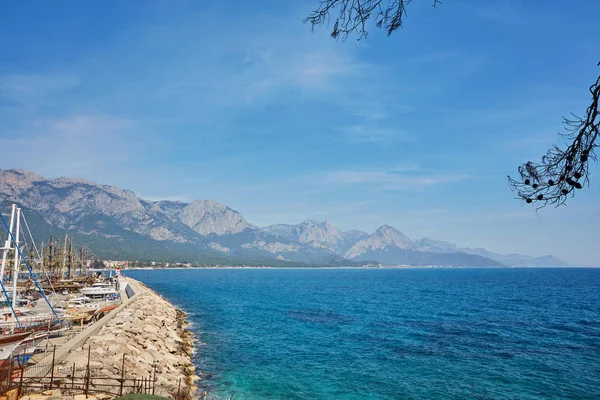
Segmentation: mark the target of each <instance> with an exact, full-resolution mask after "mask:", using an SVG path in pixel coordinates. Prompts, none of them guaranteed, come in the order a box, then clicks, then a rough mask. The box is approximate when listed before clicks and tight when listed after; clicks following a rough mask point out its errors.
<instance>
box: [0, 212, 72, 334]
mask: <svg viewBox="0 0 600 400" xmlns="http://www.w3.org/2000/svg"><path fill="white" fill-rule="evenodd" d="M0 218H2V222H3V223H4V226H5V227H6V230H7V231H8V234H9V235H10V237H11V239H12V241H13V243H14V244H15V250H17V251H18V252H19V255H20V256H21V259H22V260H23V262H24V263H25V266H26V267H27V270H28V271H29V274H30V275H31V277H32V278H33V282H34V283H35V286H37V288H38V290H39V291H40V294H41V295H42V297H43V298H44V300H46V303H48V306H49V307H50V310H52V314H54V316H55V317H56V320H57V321H58V322H61V320H60V318H59V317H58V315H57V314H56V311H55V310H54V307H52V304H50V301H49V300H48V298H47V297H46V293H44V289H42V287H41V286H40V284H39V283H38V280H37V279H36V277H35V275H34V274H33V271H32V270H31V266H29V263H28V262H27V258H25V255H24V254H23V252H22V251H21V247H19V244H18V243H17V240H16V239H15V237H14V235H13V234H12V232H11V231H10V228H9V227H8V224H7V223H6V220H5V219H4V215H2V212H1V211H0ZM15 257H16V255H15ZM15 272H16V271H15ZM13 274H14V272H13ZM14 301H17V299H13V302H14ZM15 316H16V314H15Z"/></svg>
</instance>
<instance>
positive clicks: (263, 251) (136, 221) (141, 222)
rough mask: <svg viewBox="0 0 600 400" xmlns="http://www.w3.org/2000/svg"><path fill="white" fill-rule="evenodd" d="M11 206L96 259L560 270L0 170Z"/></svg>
mask: <svg viewBox="0 0 600 400" xmlns="http://www.w3.org/2000/svg"><path fill="white" fill-rule="evenodd" d="M13 202H14V203H17V204H18V205H19V206H20V207H22V208H23V209H24V210H25V211H26V215H28V218H29V219H30V220H31V222H32V225H33V226H34V227H35V231H36V232H34V234H35V235H41V237H39V240H42V239H45V238H46V235H48V234H49V233H60V234H64V232H65V231H68V232H69V234H71V235H74V236H75V237H77V238H78V240H81V241H84V242H86V243H88V244H89V245H90V246H91V247H92V249H94V248H95V249H97V250H98V253H100V254H99V255H100V256H102V257H111V258H119V257H122V258H128V259H141V260H152V259H155V260H156V259H160V260H161V261H166V260H172V261H186V260H191V261H197V262H206V263H229V262H231V263H234V262H235V263H250V264H261V265H264V264H272V265H297V264H298V263H309V264H327V265H339V264H352V263H353V262H379V263H385V264H413V265H455V266H497V265H500V264H503V265H532V266H554V265H566V262H564V261H562V260H558V259H556V258H554V257H552V256H547V257H540V258H533V257H528V256H521V255H516V254H509V255H506V256H504V255H500V254H496V253H492V252H489V251H487V250H485V249H470V248H458V247H457V246H456V245H454V244H451V243H447V242H441V241H436V240H433V239H428V238H423V239H420V240H416V241H412V240H411V239H409V238H408V237H407V236H406V235H404V234H403V233H402V232H400V231H399V230H397V229H395V228H393V227H391V226H388V225H383V226H382V227H381V228H379V229H378V230H377V231H375V232H374V233H373V234H367V233H365V232H360V231H347V232H344V231H340V230H339V229H337V228H336V227H335V226H333V224H332V223H331V222H329V221H325V222H318V221H305V222H302V223H300V224H298V225H271V226H268V227H264V228H257V227H256V226H254V225H252V224H250V223H248V222H247V221H246V220H245V219H244V218H243V217H242V215H241V214H240V213H238V212H237V211H235V210H232V209H231V208H229V207H227V206H226V205H224V204H221V203H219V202H216V201H213V200H194V201H192V202H191V203H183V202H176V201H148V200H144V199H140V198H138V197H137V196H136V195H135V193H133V192H132V191H130V190H122V189H119V188H116V187H113V186H107V185H100V184H97V183H93V182H88V181H84V180H81V179H73V178H57V179H46V178H43V177H41V176H39V175H37V174H34V173H32V172H27V171H23V170H8V171H6V170H0V207H1V208H2V210H3V211H6V210H7V207H8V206H9V205H10V204H11V203H13Z"/></svg>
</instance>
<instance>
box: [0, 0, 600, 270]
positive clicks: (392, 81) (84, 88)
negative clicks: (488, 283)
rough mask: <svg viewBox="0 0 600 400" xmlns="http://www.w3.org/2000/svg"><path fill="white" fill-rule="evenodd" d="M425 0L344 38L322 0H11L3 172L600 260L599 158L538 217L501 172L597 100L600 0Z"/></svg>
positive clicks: (275, 217)
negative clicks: (385, 24) (363, 33)
mask: <svg viewBox="0 0 600 400" xmlns="http://www.w3.org/2000/svg"><path fill="white" fill-rule="evenodd" d="M431 3H432V1H429V0H419V1H414V2H412V3H411V4H410V5H409V7H408V16H407V17H406V19H405V24H404V27H403V29H401V30H400V31H397V32H395V33H394V34H392V35H391V36H390V37H386V35H385V32H384V31H382V30H380V29H377V28H376V27H373V26H371V27H370V28H369V36H368V38H367V39H362V40H357V38H356V37H355V36H350V37H349V38H348V39H346V40H345V41H343V40H341V41H340V40H337V41H336V40H333V39H331V38H330V37H329V32H330V31H329V30H328V29H327V27H322V28H317V29H315V30H314V32H311V28H310V26H308V25H305V24H303V23H302V20H303V18H304V17H306V16H307V15H308V14H309V13H310V12H311V10H312V9H314V8H315V7H316V6H317V4H318V0H306V1H304V0H302V1H272V0H256V1H252V2H248V1H241V0H235V1H233V0H219V1H196V0H193V1H192V0H190V1H184V0H181V1H179V0H172V1H162V0H161V1H151V0H148V1H144V2H134V1H112V0H102V1H100V0H90V1H75V0H73V1H67V0H62V1H52V2H50V1H42V0H38V1H27V2H2V3H0V121H1V123H0V146H2V148H3V152H2V156H1V157H0V168H2V169H10V168H22V169H26V170H30V171H33V172H36V173H38V174H40V175H43V176H45V177H49V178H55V177H59V176H70V177H77V178H83V179H87V180H91V181H96V182H99V183H102V184H109V185H114V186H119V187H121V188H127V189H131V190H133V191H135V192H136V193H137V194H138V195H139V196H141V197H143V198H146V199H150V200H158V199H170V200H181V201H191V200H193V199H212V200H217V201H220V202H223V203H225V204H226V205H228V206H229V207H231V208H233V209H235V210H237V211H239V212H241V213H242V215H243V216H244V217H245V218H246V219H247V220H248V221H249V222H251V223H254V224H256V225H259V226H265V225H270V224H275V223H288V224H295V223H300V222H302V221H304V220H307V219H314V220H319V221H323V220H326V219H327V220H330V221H331V222H332V223H333V224H335V225H336V226H337V227H339V228H340V229H343V230H349V229H359V230H364V231H367V232H372V231H374V230H375V229H377V228H378V227H379V226H381V225H383V224H389V225H392V226H394V227H396V228H398V229H399V230H401V231H403V232H404V233H406V234H407V235H408V236H409V237H412V238H419V237H425V236H426V237H431V238H435V239H439V240H446V241H450V242H453V243H457V244H458V245H460V246H464V247H466V246H468V247H485V248H487V249H489V250H492V251H497V252H501V253H521V254H528V255H534V256H541V255H546V254H553V255H555V256H558V257H561V258H563V259H565V260H567V261H569V262H572V263H575V264H579V265H592V264H595V265H597V264H598V263H600V251H598V250H597V245H598V243H600V226H599V224H598V216H600V179H598V173H599V172H600V168H599V166H598V164H597V163H596V164H594V165H592V168H591V173H592V175H591V182H592V184H591V186H590V187H589V188H585V190H582V191H580V192H578V194H577V197H576V198H574V199H571V200H570V201H569V202H568V206H567V207H561V208H558V209H556V208H545V209H543V210H540V211H537V212H536V210H535V208H533V207H531V206H530V205H527V204H524V203H523V202H522V201H518V200H515V199H514V194H513V193H512V192H511V191H510V188H509V186H508V184H507V175H509V174H513V175H514V174H515V173H516V168H517V166H518V165H519V164H520V163H522V162H524V161H527V160H539V158H540V157H541V156H542V155H543V154H544V153H545V152H546V150H547V149H548V148H549V147H551V146H552V145H553V144H555V143H559V139H558V136H557V134H558V132H561V130H562V124H561V121H562V117H563V116H566V115H568V114H569V113H571V112H574V113H576V114H582V113H583V112H584V110H585V108H586V107H587V106H588V105H589V103H590V98H591V97H590V94H589V92H588V87H589V86H590V85H591V84H592V83H593V82H595V80H596V78H597V76H598V73H599V71H600V68H599V67H597V66H596V64H597V63H598V61H600V53H599V52H598V50H599V49H600V39H599V37H598V32H597V22H598V21H597V16H598V15H600V2H598V1H597V0H579V1H576V2H571V3H570V4H569V6H568V7H565V3H564V1H558V0H547V1H543V2H542V1H531V0H521V1H519V0H511V1H509V0H461V1H454V0H449V1H445V2H443V4H441V5H438V6H437V7H436V8H435V9H434V8H432V7H431ZM330 28H331V26H330Z"/></svg>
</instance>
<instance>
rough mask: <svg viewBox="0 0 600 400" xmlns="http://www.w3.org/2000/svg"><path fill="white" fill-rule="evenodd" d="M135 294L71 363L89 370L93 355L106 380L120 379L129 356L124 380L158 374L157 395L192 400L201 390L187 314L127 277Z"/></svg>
mask: <svg viewBox="0 0 600 400" xmlns="http://www.w3.org/2000/svg"><path fill="white" fill-rule="evenodd" d="M127 280H128V282H129V284H130V285H131V286H132V288H133V289H134V290H135V292H136V295H135V296H134V297H133V298H132V299H131V302H130V303H129V304H128V305H127V306H126V307H124V308H123V309H122V310H120V311H119V312H118V314H117V315H115V317H114V318H113V319H111V320H110V321H108V322H107V323H106V325H105V326H103V327H102V328H101V329H100V330H99V331H98V332H97V333H96V334H95V335H93V336H91V337H89V338H87V339H86V340H85V342H84V343H83V345H82V346H80V347H78V348H75V349H74V350H73V351H72V352H71V353H69V355H68V356H67V359H66V361H67V365H70V364H73V363H75V365H76V368H77V369H84V368H85V367H86V363H87V360H88V351H90V369H91V370H92V371H94V372H95V373H97V374H98V375H101V376H120V374H121V367H122V365H123V355H125V364H124V365H125V368H124V370H125V378H126V379H140V378H143V377H149V376H153V374H154V370H155V368H156V384H155V393H156V395H161V396H171V397H174V396H175V395H176V394H177V393H178V392H179V393H180V395H181V394H183V393H185V394H186V395H187V396H181V397H190V396H191V395H192V394H193V393H195V391H196V386H195V381H196V380H197V379H198V377H197V376H196V375H195V368H194V366H193V364H192V361H191V355H192V349H193V342H194V338H193V335H192V333H191V332H190V331H188V330H187V329H186V328H187V326H188V322H187V316H186V315H185V313H184V312H182V311H181V310H179V309H177V308H175V307H174V306H173V305H172V304H170V303H169V302H168V301H167V300H165V299H164V298H162V297H161V296H159V295H158V294H156V293H155V292H153V291H152V290H150V289H149V288H147V287H146V286H144V285H143V284H141V283H140V282H137V281H135V280H133V279H130V278H127Z"/></svg>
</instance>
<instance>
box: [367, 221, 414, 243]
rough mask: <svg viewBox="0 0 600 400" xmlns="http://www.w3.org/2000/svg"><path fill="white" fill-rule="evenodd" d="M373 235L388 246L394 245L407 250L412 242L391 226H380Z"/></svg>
mask: <svg viewBox="0 0 600 400" xmlns="http://www.w3.org/2000/svg"><path fill="white" fill-rule="evenodd" d="M373 235H375V236H378V237H379V238H381V239H382V240H383V241H384V242H385V243H387V244H389V245H394V246H398V247H401V248H408V247H410V246H411V245H412V241H411V240H410V239H409V238H408V236H406V235H405V234H404V233H402V232H400V231H399V230H398V229H396V228H394V227H393V226H389V225H382V226H381V227H380V228H379V229H377V230H376V231H375V233H374V234H373Z"/></svg>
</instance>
